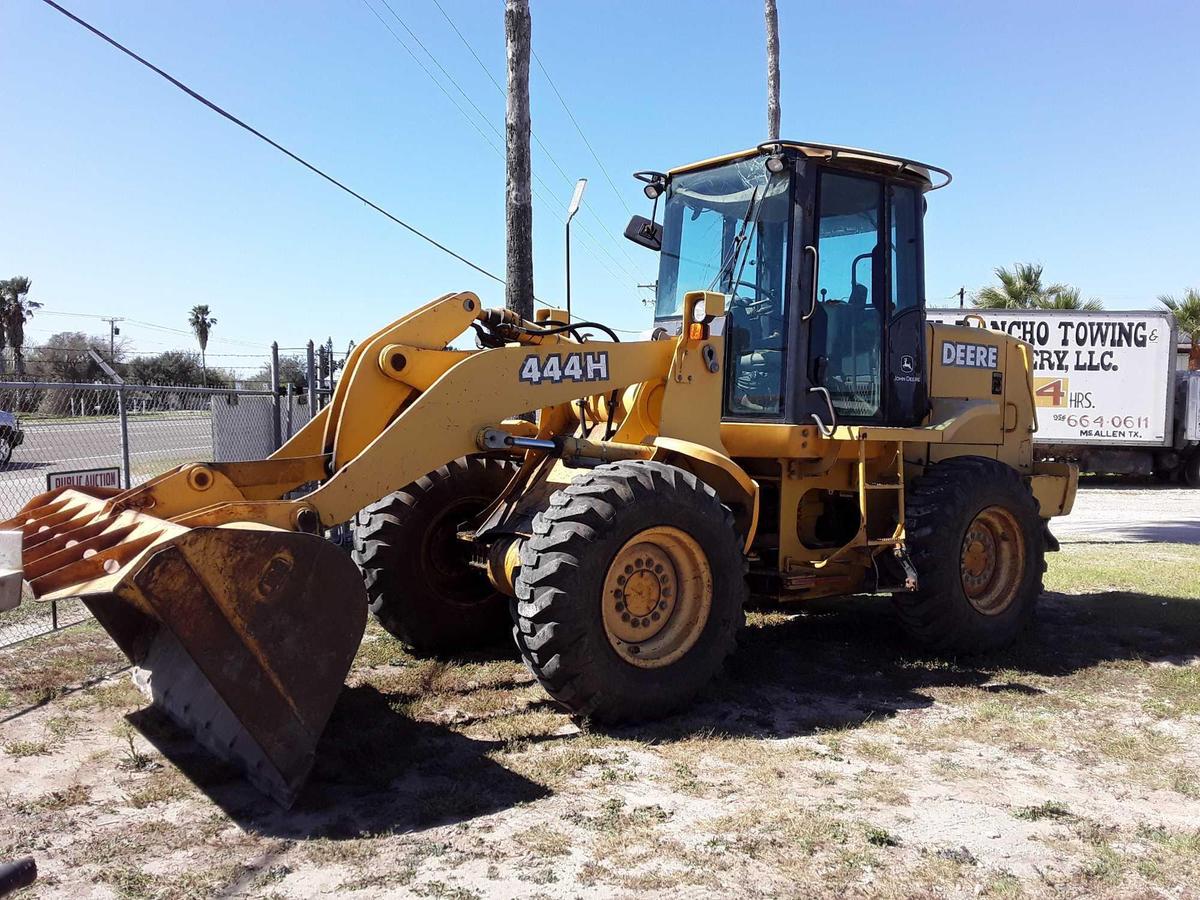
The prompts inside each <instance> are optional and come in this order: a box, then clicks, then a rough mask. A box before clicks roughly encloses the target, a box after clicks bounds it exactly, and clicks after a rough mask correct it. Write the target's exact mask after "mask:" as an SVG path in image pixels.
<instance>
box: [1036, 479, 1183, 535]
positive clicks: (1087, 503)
mask: <svg viewBox="0 0 1200 900" xmlns="http://www.w3.org/2000/svg"><path fill="white" fill-rule="evenodd" d="M1050 528H1051V531H1053V532H1054V536H1055V537H1057V538H1058V539H1059V540H1060V541H1062V542H1063V543H1086V542H1089V541H1100V542H1104V543H1114V542H1116V543H1121V542H1133V543H1145V542H1156V541H1162V542H1175V543H1180V544H1200V490H1197V489H1194V488H1179V487H1165V486H1162V487H1160V486H1147V485H1141V484H1138V485H1127V486H1126V485H1105V486H1103V487H1083V488H1081V489H1080V491H1079V496H1078V498H1077V499H1076V501H1075V509H1074V510H1073V511H1072V512H1071V515H1069V516H1067V517H1066V518H1063V519H1055V520H1054V521H1053V522H1052V523H1051V526H1050Z"/></svg>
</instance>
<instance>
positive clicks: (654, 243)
mask: <svg viewBox="0 0 1200 900" xmlns="http://www.w3.org/2000/svg"><path fill="white" fill-rule="evenodd" d="M662 234H663V230H662V226H661V225H658V224H656V223H655V222H652V221H651V220H650V219H647V218H646V217H645V216H634V217H633V218H632V219H630V220H629V224H628V225H626V226H625V237H627V238H629V240H631V241H633V242H634V243H635V244H637V245H638V246H639V247H648V248H650V249H651V250H655V251H658V250H661V249H662Z"/></svg>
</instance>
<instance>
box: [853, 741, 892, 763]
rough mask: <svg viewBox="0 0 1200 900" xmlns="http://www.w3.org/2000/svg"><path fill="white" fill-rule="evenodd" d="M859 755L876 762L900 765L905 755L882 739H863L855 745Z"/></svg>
mask: <svg viewBox="0 0 1200 900" xmlns="http://www.w3.org/2000/svg"><path fill="white" fill-rule="evenodd" d="M854 749H855V750H857V751H858V755H859V756H861V757H863V758H864V759H869V760H872V761H874V762H881V763H888V764H889V765H898V764H899V763H900V761H901V760H902V759H903V757H902V756H901V755H900V754H899V753H897V752H896V750H894V749H893V748H892V747H889V746H888V745H887V744H885V743H883V742H882V741H872V740H861V741H858V742H857V743H856V744H855V745H854Z"/></svg>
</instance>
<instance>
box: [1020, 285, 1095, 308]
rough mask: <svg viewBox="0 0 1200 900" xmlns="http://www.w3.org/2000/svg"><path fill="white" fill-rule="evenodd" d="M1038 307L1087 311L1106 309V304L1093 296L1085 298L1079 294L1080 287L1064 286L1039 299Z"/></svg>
mask: <svg viewBox="0 0 1200 900" xmlns="http://www.w3.org/2000/svg"><path fill="white" fill-rule="evenodd" d="M1036 308H1037V309H1079V310H1083V311H1085V312H1099V311H1100V310H1102V309H1104V304H1103V303H1101V302H1100V301H1099V300H1097V299H1096V298H1095V297H1092V298H1090V299H1088V300H1084V299H1083V298H1082V297H1081V296H1080V295H1079V288H1077V287H1064V288H1063V289H1062V290H1060V291H1055V292H1054V293H1053V294H1050V295H1049V296H1046V297H1043V298H1042V299H1041V300H1039V301H1037V304H1036Z"/></svg>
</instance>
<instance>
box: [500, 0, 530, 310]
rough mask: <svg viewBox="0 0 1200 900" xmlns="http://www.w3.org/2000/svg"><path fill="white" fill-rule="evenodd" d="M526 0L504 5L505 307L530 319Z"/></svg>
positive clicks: (528, 42)
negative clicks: (506, 92) (506, 89)
mask: <svg viewBox="0 0 1200 900" xmlns="http://www.w3.org/2000/svg"><path fill="white" fill-rule="evenodd" d="M530 27H531V26H530V18H529V0H505V2H504V44H505V50H506V55H507V58H508V100H507V103H506V104H505V113H504V138H505V140H504V144H505V154H504V176H505V189H504V241H505V264H504V278H505V281H506V282H507V284H506V285H505V288H504V305H505V306H507V307H508V308H509V309H510V310H512V311H513V312H515V313H516V314H517V315H519V316H521V318H523V319H529V320H531V321H532V319H533V191H532V187H531V184H530V179H531V164H530V159H529V132H530V123H529V44H530Z"/></svg>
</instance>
